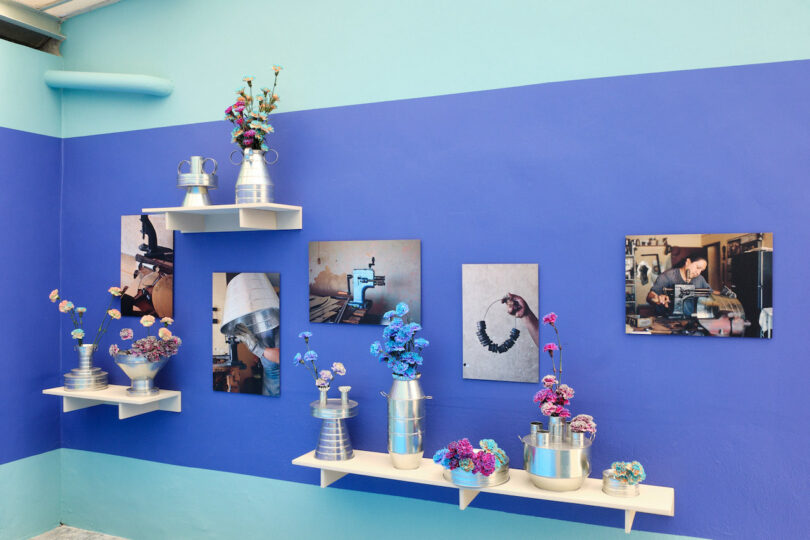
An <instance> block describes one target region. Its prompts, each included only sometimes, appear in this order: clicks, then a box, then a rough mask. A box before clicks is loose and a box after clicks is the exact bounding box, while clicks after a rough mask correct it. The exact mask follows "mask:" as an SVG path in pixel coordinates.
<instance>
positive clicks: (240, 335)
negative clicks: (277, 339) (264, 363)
mask: <svg viewBox="0 0 810 540" xmlns="http://www.w3.org/2000/svg"><path fill="white" fill-rule="evenodd" d="M233 337H234V339H236V341H238V342H239V343H242V344H244V345H245V347H247V348H248V350H249V351H250V352H251V353H253V354H254V355H256V356H258V357H259V358H261V357H262V356H264V345H262V344H261V343H259V338H257V337H256V336H255V335H254V334H253V332H251V331H250V329H249V328H248V327H247V326H245V325H244V324H239V325H237V326H236V333H235V334H234V336H233Z"/></svg>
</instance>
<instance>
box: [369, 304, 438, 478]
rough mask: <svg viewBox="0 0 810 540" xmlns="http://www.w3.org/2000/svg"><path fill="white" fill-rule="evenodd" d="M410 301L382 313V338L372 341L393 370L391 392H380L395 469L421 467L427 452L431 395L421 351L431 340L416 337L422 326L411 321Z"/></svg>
mask: <svg viewBox="0 0 810 540" xmlns="http://www.w3.org/2000/svg"><path fill="white" fill-rule="evenodd" d="M408 312H409V308H408V304H406V303H405V302H400V303H399V304H397V307H396V309H394V310H392V311H388V312H387V313H385V314H384V315H383V323H387V324H388V326H386V327H385V330H383V338H384V340H383V341H382V342H380V341H375V342H374V343H372V344H371V354H372V355H374V356H376V357H377V359H379V361H380V362H384V363H385V364H386V365H387V366H388V367H389V368H391V371H392V377H393V379H394V380H393V382H392V384H391V390H390V392H389V393H387V394H386V393H385V392H380V394H382V396H383V397H385V398H387V400H388V454H389V455H390V456H391V463H392V464H393V465H394V468H396V469H418V468H419V465H421V463H422V456H423V455H424V453H425V449H424V446H423V438H424V422H425V400H426V399H432V397H431V396H426V395H425V393H424V392H423V391H422V385H421V384H420V383H419V378H420V377H421V374H420V373H419V368H420V367H421V366H422V351H423V350H424V349H425V347H427V346H428V345H429V344H430V343H429V342H428V340H426V339H424V338H418V337H416V333H417V332H419V331H420V330H422V327H421V326H420V325H419V324H418V323H415V322H408V317H407V315H408Z"/></svg>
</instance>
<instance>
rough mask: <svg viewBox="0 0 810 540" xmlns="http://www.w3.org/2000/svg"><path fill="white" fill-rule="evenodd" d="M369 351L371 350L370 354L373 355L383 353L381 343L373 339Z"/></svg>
mask: <svg viewBox="0 0 810 540" xmlns="http://www.w3.org/2000/svg"><path fill="white" fill-rule="evenodd" d="M370 351H371V354H373V355H374V356H379V355H381V354H382V353H383V348H382V345H381V344H380V342H379V341H375V342H374V343H372V344H371V349H370Z"/></svg>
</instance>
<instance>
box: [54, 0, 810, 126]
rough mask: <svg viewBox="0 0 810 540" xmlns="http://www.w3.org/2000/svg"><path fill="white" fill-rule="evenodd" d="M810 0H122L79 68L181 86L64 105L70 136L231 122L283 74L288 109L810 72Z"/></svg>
mask: <svg viewBox="0 0 810 540" xmlns="http://www.w3.org/2000/svg"><path fill="white" fill-rule="evenodd" d="M808 20H810V2H807V1H805V0H770V1H768V2H763V1H761V0H714V1H712V2H706V1H704V0H667V1H659V2H650V1H649V0H613V1H595V0H591V1H584V0H568V1H564V2H561V1H559V0H523V1H517V0H512V1H503V2H497V3H493V2H491V1H486V0H467V1H464V2H461V1H453V2H451V1H436V0H409V1H399V0H396V1H393V0H392V1H386V2H380V1H379V0H356V1H353V2H346V1H344V2H335V1H334V0H309V1H302V2H279V1H266V2H255V1H250V0H173V1H171V2H166V1H164V0H137V1H136V0H124V1H122V2H119V3H116V4H113V5H111V6H108V7H105V8H102V9H99V10H97V11H93V12H91V13H88V14H85V15H81V16H79V17H76V18H75V19H70V20H68V21H67V22H66V23H65V24H64V26H63V30H64V33H65V34H66V35H67V41H66V43H65V44H64V46H63V49H62V51H63V54H64V57H65V66H66V69H76V70H87V71H115V72H133V73H144V74H148V75H157V76H162V77H167V78H170V79H173V80H174V81H175V83H176V90H175V92H174V94H173V95H172V96H170V97H169V98H167V99H161V98H151V97H141V96H137V97H134V96H124V95H103V94H98V93H86V92H76V91H66V92H65V98H64V114H65V116H64V119H65V120H64V130H63V133H64V136H67V137H72V136H78V135H87V134H93V133H109V132H116V131H127V130H133V129H141V128H149V127H158V126H169V125H176V124H187V123H194V122H203V121H211V120H217V119H219V118H220V117H221V116H222V110H223V109H224V108H225V107H226V106H227V105H228V104H229V101H230V100H231V99H232V98H233V90H234V89H236V88H237V87H238V86H240V81H241V77H242V76H243V75H245V74H252V75H255V76H257V77H258V78H259V81H260V82H266V81H269V80H270V66H271V64H273V63H278V64H282V65H283V66H285V68H286V69H285V71H284V72H283V73H282V77H281V87H280V91H279V94H280V95H281V98H282V102H281V108H280V111H282V112H283V111H292V110H301V109H313V108H320V107H331V106H338V105H349V104H357V103H367V102H374V101H386V100H394V99H404V98H413V97H424V96H431V95H438V94H451V93H458V92H469V91H474V90H483V89H491V88H503V87H509V86H519V85H526V84H536V83H542V82H550V81H564V80H572V79H583V78H593V77H606V76H614V75H627V74H637V73H650V72H658V71H671V70H684V69H695V68H706V67H718V66H728V65H737V64H751V63H761V62H775V61H783V60H796V59H806V58H810V32H808V28H807V24H806V21H808Z"/></svg>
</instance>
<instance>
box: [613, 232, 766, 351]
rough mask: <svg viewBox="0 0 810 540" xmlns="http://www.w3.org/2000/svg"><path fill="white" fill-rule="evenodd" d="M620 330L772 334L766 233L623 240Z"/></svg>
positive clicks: (696, 333) (647, 236)
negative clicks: (623, 293)
mask: <svg viewBox="0 0 810 540" xmlns="http://www.w3.org/2000/svg"><path fill="white" fill-rule="evenodd" d="M630 257H632V259H633V262H632V266H631V268H633V269H634V271H633V272H630V273H628V266H629V265H628V262H627V261H626V262H625V312H626V313H625V332H626V333H628V334H650V335H652V334H677V335H689V336H714V337H759V338H770V337H771V336H772V335H773V272H772V267H773V234H772V233H744V234H740V233H737V234H667V235H652V236H650V235H635V236H627V237H626V238H625V258H626V259H627V258H630Z"/></svg>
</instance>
